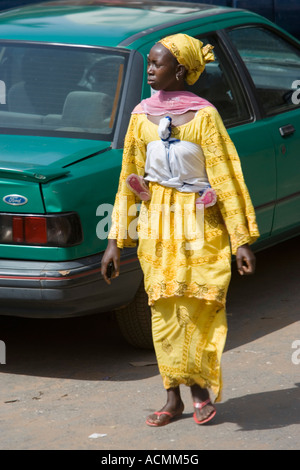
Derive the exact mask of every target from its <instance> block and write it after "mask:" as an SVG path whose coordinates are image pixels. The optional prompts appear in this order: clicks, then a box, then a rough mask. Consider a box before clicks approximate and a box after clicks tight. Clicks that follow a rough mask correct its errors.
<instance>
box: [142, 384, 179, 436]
mask: <svg viewBox="0 0 300 470" xmlns="http://www.w3.org/2000/svg"><path fill="white" fill-rule="evenodd" d="M183 410H184V404H183V402H182V400H181V396H180V391H179V387H174V388H170V389H168V390H167V403H166V404H165V406H164V407H163V408H162V409H161V410H160V411H156V412H155V413H152V414H151V415H149V416H148V418H147V420H146V424H148V426H156V427H158V426H165V425H166V424H169V422H170V421H171V420H173V419H175V418H178V417H179V416H181V415H182V413H183Z"/></svg>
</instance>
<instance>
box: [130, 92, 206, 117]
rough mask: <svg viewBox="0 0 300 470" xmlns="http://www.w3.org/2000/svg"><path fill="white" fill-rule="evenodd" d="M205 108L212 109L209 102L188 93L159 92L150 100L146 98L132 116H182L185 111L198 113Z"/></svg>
mask: <svg viewBox="0 0 300 470" xmlns="http://www.w3.org/2000/svg"><path fill="white" fill-rule="evenodd" d="M207 106H212V107H214V106H213V105H212V104H211V103H210V102H209V101H207V100H205V99H204V98H200V97H199V96H197V95H195V94H194V93H191V92H190V91H163V90H160V91H158V92H157V93H155V94H154V95H153V96H151V98H146V99H145V100H142V101H141V102H140V104H138V105H137V106H136V107H135V108H134V110H133V111H132V114H150V115H155V116H161V115H163V114H166V113H170V114H184V113H186V112H187V111H198V110H199V109H202V108H206V107H207Z"/></svg>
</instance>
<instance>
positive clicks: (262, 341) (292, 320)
mask: <svg viewBox="0 0 300 470" xmlns="http://www.w3.org/2000/svg"><path fill="white" fill-rule="evenodd" d="M299 243H300V238H299V237H298V238H295V239H293V240H290V241H288V242H285V243H283V244H281V245H278V246H277V247H274V248H271V249H268V250H266V251H264V252H261V253H258V254H257V273H256V275H255V276H254V277H251V278H241V277H239V276H238V275H237V274H236V273H235V271H234V272H233V278H232V283H231V288H230V293H229V297H228V304H227V312H228V323H229V333H228V340H227V344H226V349H225V352H224V355H223V379H224V391H223V400H222V402H221V403H219V404H217V415H216V418H215V419H214V421H213V422H212V423H211V424H209V425H206V426H197V425H196V424H195V423H194V421H193V418H192V414H193V408H192V402H191V398H190V393H189V389H188V388H187V387H183V388H182V396H183V399H184V402H185V412H184V415H183V417H182V419H180V420H177V421H174V422H172V423H171V424H169V425H168V426H165V427H162V428H159V429H156V428H150V427H148V426H146V425H145V418H146V416H147V415H148V414H149V413H151V412H153V411H155V410H157V409H159V408H161V407H162V405H163V404H164V401H165V391H164V390H163V388H162V384H161V378H160V376H159V374H158V369H157V365H156V360H155V355H154V353H153V352H152V351H144V350H136V349H134V348H133V347H131V346H129V345H128V344H127V343H126V342H125V341H124V340H123V338H122V336H121V334H120V332H119V329H118V327H117V325H116V322H115V318H114V316H113V315H112V314H109V313H107V314H105V315H102V316H101V317H100V316H90V317H84V318H72V319H66V320H35V319H22V318H10V317H1V318H0V340H2V341H4V342H5V346H6V364H1V365H0V376H1V390H0V449H2V450H19V449H25V450H55V449H56V450H98V451H111V455H113V451H117V450H123V449H124V450H141V449H143V450H149V451H150V450H154V451H155V450H156V451H159V450H169V451H170V452H171V451H173V450H181V451H184V450H186V451H188V450H193V451H200V450H216V449H218V450H222V449H226V450H229V449H231V450H254V449H256V450H274V449H279V450H296V449H299V448H300V445H299V436H300V426H299V424H300V393H299V385H300V384H299V382H300V380H299V372H300V328H299V326H300V322H299V319H300V316H299V313H300V307H299V305H300V288H299V286H300V284H299V264H300V250H299ZM99 455H101V454H99Z"/></svg>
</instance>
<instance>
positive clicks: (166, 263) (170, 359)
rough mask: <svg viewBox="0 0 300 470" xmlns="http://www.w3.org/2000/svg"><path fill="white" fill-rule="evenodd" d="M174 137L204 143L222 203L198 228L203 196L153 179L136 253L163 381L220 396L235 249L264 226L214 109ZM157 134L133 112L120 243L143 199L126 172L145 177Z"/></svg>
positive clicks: (120, 197) (120, 201)
mask: <svg viewBox="0 0 300 470" xmlns="http://www.w3.org/2000/svg"><path fill="white" fill-rule="evenodd" d="M172 137H174V138H177V139H179V140H181V141H188V142H193V143H195V144H198V145H200V146H201V148H202V152H203V154H204V156H205V164H206V172H207V176H208V180H209V182H210V184H211V186H212V188H214V189H215V191H216V193H217V204H215V205H214V206H212V207H208V208H205V209H204V213H203V214H202V215H203V221H202V222H203V223H202V230H201V229H200V230H199V229H198V230H197V212H196V205H195V200H196V198H197V197H198V196H199V195H198V194H196V193H186V192H180V191H178V190H176V189H174V188H170V187H164V186H161V185H160V184H158V183H151V182H150V184H149V188H150V191H151V200H150V201H147V202H143V203H142V205H141V208H140V215H139V220H138V239H139V241H138V256H139V260H140V263H141V267H142V270H143V273H144V282H145V290H146V292H147V294H148V298H149V305H150V306H151V309H152V331H153V341H154V346H155V351H156V356H157V360H158V365H159V370H160V373H161V375H162V378H163V383H164V386H165V388H170V387H175V386H178V385H179V384H181V383H184V384H186V385H193V384H194V383H198V384H199V385H200V386H201V387H202V388H208V389H210V390H211V391H212V392H213V393H214V395H215V397H216V400H218V399H219V398H220V392H221V388H222V379H221V367H220V362H221V355H222V352H223V348H224V344H225V339H226V333H227V324H226V314H225V302H226V294H227V289H228V285H229V282H230V275H231V252H232V253H233V254H235V253H236V250H237V247H238V246H240V245H243V244H245V243H249V244H250V243H253V242H254V241H255V240H256V239H257V237H258V236H259V232H258V228H257V225H256V219H255V213H254V209H253V206H252V203H251V199H250V196H249V193H248V190H247V187H246V185H245V182H244V178H243V174H242V169H241V165H240V160H239V157H238V155H237V152H236V149H235V147H234V145H233V143H232V141H231V139H230V137H229V135H228V133H227V131H226V129H225V127H224V125H223V122H222V120H221V118H220V116H219V114H218V112H217V111H216V109H215V108H213V107H211V106H208V107H205V108H203V109H201V110H199V111H198V112H197V114H196V116H195V117H194V119H193V120H191V121H190V122H188V123H186V124H184V125H181V126H178V127H174V128H173V129H172ZM158 139H159V137H158V126H157V125H156V124H154V123H152V122H151V121H149V120H148V118H147V116H146V115H145V114H133V115H132V117H131V121H130V124H129V128H128V132H127V135H126V139H125V145H124V154H123V163H122V170H121V175H120V182H119V189H118V192H117V195H116V201H115V205H114V210H113V215H112V228H111V231H110V234H109V238H113V239H116V240H117V244H118V246H119V248H123V247H125V246H135V244H136V240H135V238H136V236H135V234H136V232H135V226H136V224H135V221H136V217H137V212H136V206H135V204H139V203H140V201H139V200H137V198H136V196H135V195H134V194H133V193H132V192H131V191H130V190H129V189H128V188H127V186H126V178H127V176H128V175H129V174H131V173H136V174H138V175H142V176H144V169H145V160H146V151H147V145H148V144H149V143H150V142H152V141H154V140H158ZM200 225H201V224H200ZM198 228H199V227H198Z"/></svg>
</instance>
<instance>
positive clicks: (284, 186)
mask: <svg viewBox="0 0 300 470" xmlns="http://www.w3.org/2000/svg"><path fill="white" fill-rule="evenodd" d="M228 34H229V37H230V39H231V41H232V42H233V44H234V46H235V47H236V49H237V50H238V52H239V54H240V56H241V58H242V60H243V62H244V64H245V66H246V68H247V71H248V73H249V75H250V77H251V80H252V81H253V85H254V91H255V94H256V96H257V100H258V102H259V105H260V108H261V110H262V113H263V116H264V118H263V121H264V123H265V129H266V136H267V135H268V136H269V135H271V137H272V139H273V142H274V149H275V156H276V173H277V177H276V185H277V192H276V206H275V212H274V222H273V228H272V234H273V235H280V233H281V232H283V231H286V230H289V231H291V233H292V231H295V230H297V227H298V230H299V224H300V99H299V92H298V91H297V89H296V88H297V86H299V85H300V80H299V79H300V73H299V72H300V45H299V43H298V42H297V41H292V40H291V39H290V38H288V37H287V36H284V35H283V34H282V33H281V32H279V31H277V30H275V29H273V28H272V29H270V28H267V27H264V26H262V25H249V26H244V27H240V28H235V29H231V30H230V31H228Z"/></svg>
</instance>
